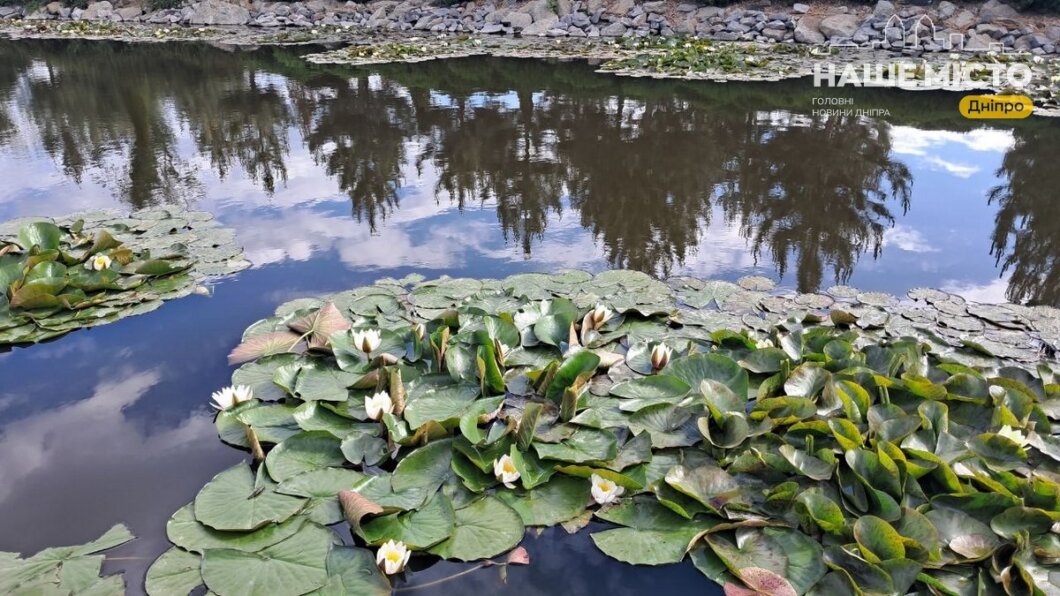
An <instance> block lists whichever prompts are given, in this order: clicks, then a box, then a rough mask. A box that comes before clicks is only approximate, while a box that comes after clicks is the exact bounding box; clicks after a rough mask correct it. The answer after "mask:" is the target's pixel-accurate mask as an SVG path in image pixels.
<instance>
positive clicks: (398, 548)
mask: <svg viewBox="0 0 1060 596" xmlns="http://www.w3.org/2000/svg"><path fill="white" fill-rule="evenodd" d="M410 555H412V551H410V550H409V547H407V546H405V543H404V542H400V541H399V542H394V541H393V540H387V541H386V542H385V543H383V546H380V547H379V550H378V551H377V552H376V553H375V564H376V565H378V566H379V568H380V569H382V570H383V573H385V574H387V575H394V574H395V573H401V571H402V570H404V569H405V565H407V564H408V562H409V556H410Z"/></svg>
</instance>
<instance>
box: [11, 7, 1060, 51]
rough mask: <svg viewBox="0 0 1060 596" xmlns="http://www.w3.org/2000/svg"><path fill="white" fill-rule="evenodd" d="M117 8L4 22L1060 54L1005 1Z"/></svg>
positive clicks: (1046, 28) (1053, 35)
mask: <svg viewBox="0 0 1060 596" xmlns="http://www.w3.org/2000/svg"><path fill="white" fill-rule="evenodd" d="M116 1H117V3H112V2H111V1H110V0H103V1H100V2H94V3H91V4H89V5H88V7H87V8H84V9H80V8H69V7H66V6H64V5H63V4H62V3H60V2H51V3H50V4H47V5H46V6H44V7H42V8H39V9H36V10H34V11H32V12H27V11H25V10H24V9H22V8H19V7H10V6H9V7H0V19H2V18H24V19H27V20H57V19H67V20H79V21H80V20H84V21H111V22H137V23H148V24H159V25H167V26H168V25H189V26H207V25H209V26H215V25H221V26H224V25H229V26H237V25H241V26H248V27H255V28H265V29H281V28H307V29H309V30H312V29H313V28H315V27H322V26H329V25H330V26H339V27H349V28H358V29H364V30H379V31H386V32H423V33H434V34H439V33H454V34H456V33H464V34H467V33H474V34H496V35H516V34H518V35H522V36H543V37H564V38H579V37H585V38H596V37H605V38H615V37H629V36H649V35H661V36H673V35H694V36H699V37H704V38H709V39H713V40H717V41H751V42H758V43H765V44H770V43H779V42H793V43H802V44H817V45H819V44H829V45H833V46H835V45H839V46H846V45H857V46H861V47H870V48H873V49H894V50H903V51H909V50H912V51H955V50H962V49H963V50H969V51H971V50H987V51H989V50H995V51H1001V52H1003V51H1021V52H1030V53H1033V54H1036V55H1048V54H1056V53H1058V52H1060V18H1057V17H1046V16H1039V15H1033V16H1032V15H1023V14H1020V13H1019V12H1017V11H1016V10H1015V9H1014V8H1012V7H1011V6H1009V5H1007V4H1004V3H1001V2H999V1H998V0H990V1H989V2H986V3H982V4H980V3H971V4H966V5H958V4H954V3H952V2H949V1H948V0H942V1H941V2H933V1H931V0H913V2H915V3H910V4H908V5H897V6H896V5H895V4H893V3H892V2H890V1H889V0H879V2H878V3H877V4H876V5H875V6H865V5H857V6H840V5H837V4H820V3H818V4H802V3H796V4H793V5H789V4H784V3H769V2H768V1H764V2H762V1H760V2H755V3H749V4H745V5H733V6H728V7H718V6H704V5H702V4H698V3H690V2H679V1H668V0H656V1H651V2H635V1H634V0H531V1H530V2H515V1H511V0H508V1H506V0H478V1H471V2H458V3H454V4H450V5H444V4H441V3H439V2H437V1H432V0H403V1H399V0H373V1H372V2H367V3H355V2H344V3H342V2H336V1H334V0H307V1H304V2H302V1H300V2H259V1H255V2H245V3H242V4H238V3H230V2H225V1H223V0H202V1H200V2H194V3H190V4H187V5H185V6H183V7H181V8H170V9H162V10H156V11H152V12H145V11H144V9H143V8H142V7H141V6H139V5H137V4H129V5H125V4H124V3H123V2H121V1H120V0H116Z"/></svg>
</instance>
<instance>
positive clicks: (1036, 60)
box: [1031, 56, 1045, 64]
mask: <svg viewBox="0 0 1060 596" xmlns="http://www.w3.org/2000/svg"><path fill="white" fill-rule="evenodd" d="M1031 62H1033V63H1035V64H1041V63H1042V62H1045V58H1042V57H1041V56H1035V57H1033V58H1031Z"/></svg>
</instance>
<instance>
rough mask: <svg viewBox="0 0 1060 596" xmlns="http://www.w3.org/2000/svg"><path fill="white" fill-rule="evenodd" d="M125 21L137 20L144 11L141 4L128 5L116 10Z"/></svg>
mask: <svg viewBox="0 0 1060 596" xmlns="http://www.w3.org/2000/svg"><path fill="white" fill-rule="evenodd" d="M115 12H116V13H117V14H118V16H119V17H121V20H123V21H135V20H136V19H138V18H140V15H142V14H143V13H144V11H143V9H142V8H140V7H139V6H126V7H125V8H119V9H118V10H116V11H115Z"/></svg>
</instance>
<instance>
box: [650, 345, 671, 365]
mask: <svg viewBox="0 0 1060 596" xmlns="http://www.w3.org/2000/svg"><path fill="white" fill-rule="evenodd" d="M673 352H674V351H673V349H671V348H670V347H669V346H667V345H666V344H659V345H657V346H655V347H654V348H652V349H651V367H652V370H661V369H663V368H665V367H666V365H667V364H669V363H670V356H672V355H673Z"/></svg>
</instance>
